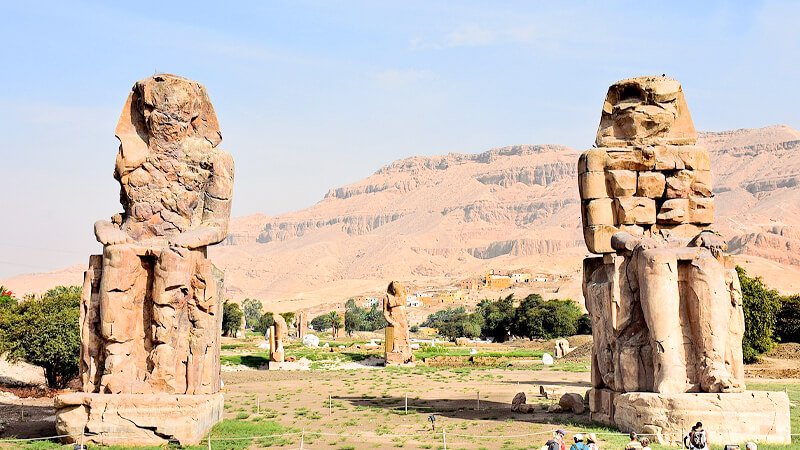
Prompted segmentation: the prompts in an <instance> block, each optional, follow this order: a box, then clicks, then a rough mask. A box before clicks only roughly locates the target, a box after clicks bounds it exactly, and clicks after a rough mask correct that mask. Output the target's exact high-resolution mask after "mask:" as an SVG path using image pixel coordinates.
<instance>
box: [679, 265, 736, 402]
mask: <svg viewBox="0 0 800 450" xmlns="http://www.w3.org/2000/svg"><path fill="white" fill-rule="evenodd" d="M688 270H689V274H688V275H689V276H688V277H687V278H688V283H687V286H686V293H687V295H688V297H689V298H687V299H686V300H687V304H688V307H689V313H690V315H691V320H690V323H691V329H692V335H693V336H692V340H693V341H694V344H695V348H697V352H698V353H697V356H698V358H699V361H700V364H701V373H700V387H701V389H702V390H703V392H736V391H740V390H742V388H741V385H740V383H739V382H738V380H736V379H735V378H734V377H733V376H732V375H731V372H730V370H729V368H728V367H727V366H726V365H725V353H726V347H727V341H728V333H729V328H730V325H731V324H730V323H729V320H730V318H731V295H730V292H729V290H728V284H727V283H726V276H725V275H726V274H725V268H724V267H723V266H722V264H720V262H719V261H717V260H716V259H715V258H714V257H713V256H712V255H711V252H709V251H703V252H701V253H700V254H699V255H698V256H697V257H695V258H694V259H693V260H692V261H691V264H690V266H689V269H688Z"/></svg>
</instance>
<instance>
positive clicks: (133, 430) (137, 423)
mask: <svg viewBox="0 0 800 450" xmlns="http://www.w3.org/2000/svg"><path fill="white" fill-rule="evenodd" d="M223 403H224V401H223V396H222V394H221V393H217V394H209V395H168V394H116V395H107V394H89V393H83V392H76V393H71V394H64V395H59V396H58V397H56V399H55V407H56V430H57V431H58V434H68V435H72V436H75V435H77V437H69V438H66V439H65V441H66V442H80V439H81V438H80V434H81V433H84V434H85V437H84V438H83V441H84V442H85V443H91V444H97V445H119V444H124V445H162V444H163V443H164V442H165V441H177V442H179V443H180V444H181V445H192V444H198V443H200V441H201V440H203V439H204V438H205V437H206V436H207V435H208V432H209V431H210V430H211V427H213V426H214V424H216V423H217V422H219V421H220V420H222V413H223Z"/></svg>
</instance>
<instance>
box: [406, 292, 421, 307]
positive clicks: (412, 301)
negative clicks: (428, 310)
mask: <svg viewBox="0 0 800 450" xmlns="http://www.w3.org/2000/svg"><path fill="white" fill-rule="evenodd" d="M406 306H411V307H412V308H418V307H420V306H422V302H421V301H420V300H419V299H418V298H417V296H416V295H406Z"/></svg>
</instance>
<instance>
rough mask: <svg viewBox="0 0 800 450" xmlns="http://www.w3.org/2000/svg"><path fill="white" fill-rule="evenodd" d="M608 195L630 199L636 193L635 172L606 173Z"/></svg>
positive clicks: (610, 171)
mask: <svg viewBox="0 0 800 450" xmlns="http://www.w3.org/2000/svg"><path fill="white" fill-rule="evenodd" d="M606 183H607V184H608V193H609V194H610V195H611V196H612V197H630V196H632V195H634V194H635V193H636V172H634V171H632V170H608V171H606Z"/></svg>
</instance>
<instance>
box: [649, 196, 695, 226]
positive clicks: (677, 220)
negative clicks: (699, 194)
mask: <svg viewBox="0 0 800 450" xmlns="http://www.w3.org/2000/svg"><path fill="white" fill-rule="evenodd" d="M657 220H658V223H666V224H681V223H686V222H688V221H689V199H688V198H673V199H670V200H667V201H665V202H664V203H663V204H662V205H661V210H660V211H659V212H658V216H657Z"/></svg>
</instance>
